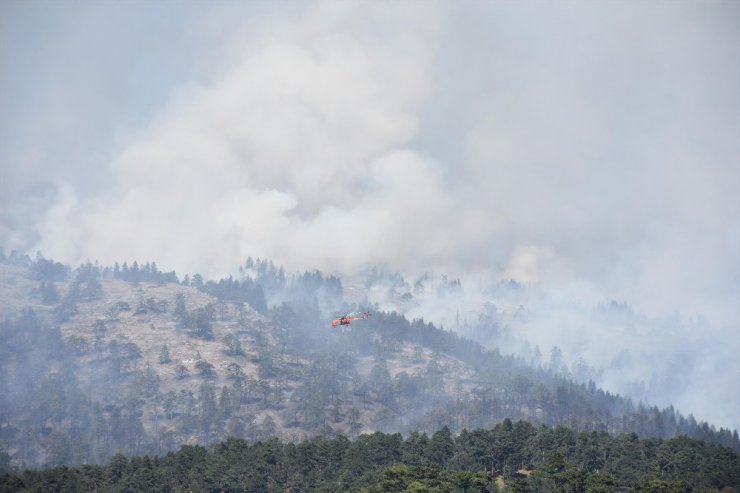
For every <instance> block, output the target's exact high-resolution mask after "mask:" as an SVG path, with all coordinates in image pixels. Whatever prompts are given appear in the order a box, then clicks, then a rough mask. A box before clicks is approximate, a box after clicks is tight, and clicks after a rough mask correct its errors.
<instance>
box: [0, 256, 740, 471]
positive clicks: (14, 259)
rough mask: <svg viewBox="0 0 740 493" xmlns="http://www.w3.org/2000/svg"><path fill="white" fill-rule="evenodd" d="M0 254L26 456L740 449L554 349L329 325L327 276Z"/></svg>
mask: <svg viewBox="0 0 740 493" xmlns="http://www.w3.org/2000/svg"><path fill="white" fill-rule="evenodd" d="M0 260H1V261H2V262H1V263H0V268H1V269H3V279H4V281H3V283H4V284H3V286H4V288H3V289H5V290H6V291H5V292H8V293H13V294H12V295H8V296H6V297H5V299H4V300H3V302H4V303H5V308H4V314H5V316H4V318H3V320H2V322H0V340H2V341H3V344H2V345H0V371H2V375H3V377H2V379H0V385H1V387H0V448H1V449H2V450H3V451H4V453H5V454H6V456H7V459H6V460H7V461H9V464H12V465H13V466H25V467H29V466H61V465H73V464H92V463H97V464H102V463H106V462H107V461H109V460H110V459H111V457H113V456H114V455H115V454H117V453H123V454H125V455H128V456H140V455H145V454H148V455H152V454H155V455H159V454H163V453H165V452H167V451H170V450H176V449H177V448H178V447H180V446H181V445H184V444H190V445H194V444H200V445H205V444H209V443H214V442H218V441H222V440H225V439H226V438H227V437H237V438H243V439H245V440H247V441H248V442H254V441H259V440H262V441H264V440H268V439H269V438H271V437H275V436H278V437H281V438H282V439H283V440H284V441H289V442H297V441H300V440H303V439H306V438H311V437H316V436H325V437H331V436H339V435H342V436H347V437H350V438H352V437H357V436H359V435H360V434H361V433H367V432H372V431H383V432H387V433H396V432H401V433H403V434H404V435H405V436H411V435H409V434H412V433H415V432H421V433H424V432H426V433H427V434H434V433H435V432H436V431H437V430H440V429H442V428H444V427H447V429H449V430H450V432H451V433H453V434H458V433H462V430H464V429H467V430H471V429H477V428H488V427H491V426H494V425H495V424H496V423H500V422H501V421H502V420H504V419H507V418H509V419H513V420H517V419H524V420H527V421H529V422H531V423H532V426H534V427H535V428H536V427H537V426H539V425H546V426H550V427H553V426H558V425H567V426H568V427H569V428H570V429H571V430H572V433H574V434H578V433H581V432H586V433H591V432H595V433H597V434H602V433H606V434H609V435H618V434H622V433H636V434H637V435H638V436H639V437H640V438H641V439H647V438H660V439H669V438H672V437H676V436H681V435H686V436H689V437H693V438H696V439H701V440H704V441H706V442H709V443H714V444H721V445H723V446H725V447H729V448H731V449H734V450H736V451H737V450H740V442H739V441H738V436H737V432H736V431H732V430H727V429H724V428H720V429H716V428H714V427H713V426H711V425H710V424H708V423H706V422H698V421H697V420H696V419H694V418H693V417H692V416H688V417H687V416H684V415H682V414H681V413H680V412H679V411H678V410H676V409H674V408H672V407H668V408H665V409H659V408H657V407H655V406H650V405H648V404H644V403H634V402H632V401H631V400H630V399H629V398H627V397H623V396H618V395H614V394H611V393H609V392H606V391H604V390H601V389H599V388H597V386H596V385H595V384H594V383H593V382H578V381H576V380H574V379H573V377H571V376H570V375H568V374H566V373H563V371H562V361H561V356H560V355H559V352H558V350H557V349H556V348H554V349H553V351H552V354H551V355H550V356H551V357H550V361H549V362H548V363H547V364H541V365H534V366H533V365H531V364H529V363H528V362H527V361H525V360H524V359H522V358H519V357H513V356H506V355H502V354H500V353H499V352H498V351H497V350H495V349H487V348H485V347H483V346H482V345H480V344H479V343H477V342H474V341H471V340H468V339H465V338H462V337H460V336H459V335H457V334H456V333H454V332H450V331H447V330H443V329H440V328H438V327H436V326H434V325H433V324H430V323H426V322H424V321H423V320H414V321H409V320H407V319H406V318H405V317H403V316H401V315H399V314H397V313H393V312H391V313H384V312H382V311H378V310H373V314H372V316H371V318H370V319H369V320H364V321H358V322H356V323H353V324H352V325H350V326H349V327H347V328H346V329H345V330H331V329H329V328H328V322H329V320H330V316H331V315H330V314H329V313H328V310H329V309H334V310H336V309H337V307H339V309H346V310H350V309H353V308H357V307H353V306H351V305H349V304H347V302H346V301H345V300H344V298H343V287H342V283H341V281H340V280H339V279H338V278H336V277H332V276H325V275H323V274H322V273H320V272H318V271H312V272H304V273H302V274H291V275H288V274H286V273H285V272H284V270H283V269H281V268H280V267H277V266H274V265H273V264H272V263H270V262H265V261H256V262H255V261H252V260H251V259H250V260H249V261H248V262H247V263H246V264H245V266H243V268H242V277H241V278H240V279H234V278H227V279H220V280H206V279H203V278H202V276H199V275H197V274H196V275H194V276H192V278H191V277H189V276H186V278H185V279H183V281H182V282H179V281H178V278H177V276H176V275H175V274H174V273H162V272H160V271H159V270H158V269H157V268H156V266H155V264H153V263H145V264H143V267H142V266H141V265H140V264H138V263H137V262H134V263H132V266H131V267H128V264H125V263H124V264H123V265H124V266H125V268H123V267H118V268H117V267H116V266H113V267H103V266H99V265H96V264H90V263H88V264H85V265H82V266H80V267H79V268H77V269H74V270H72V269H70V268H69V267H66V266H63V265H61V264H58V263H55V262H52V261H49V260H46V259H43V258H41V257H39V258H37V259H36V260H31V259H29V258H28V257H25V256H19V255H17V254H12V255H10V256H5V255H2V257H1V258H0ZM124 272H127V274H125V275H124V274H123V273H124ZM131 272H136V274H135V275H133V276H132V274H131ZM121 276H124V277H126V278H125V279H123V278H122V277H121ZM451 285H452V286H453V288H452V289H454V286H455V283H454V282H452V284H451ZM49 286H53V287H54V290H55V292H56V296H49V295H48V293H47V291H48V290H49V289H50V288H49ZM330 307H331V308H330ZM4 457H5V456H4Z"/></svg>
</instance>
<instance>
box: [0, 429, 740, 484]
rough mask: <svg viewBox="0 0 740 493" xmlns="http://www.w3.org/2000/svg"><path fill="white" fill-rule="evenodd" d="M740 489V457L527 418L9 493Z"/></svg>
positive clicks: (323, 441)
mask: <svg viewBox="0 0 740 493" xmlns="http://www.w3.org/2000/svg"><path fill="white" fill-rule="evenodd" d="M738 487H740V456H739V455H738V454H737V453H736V452H734V451H732V450H730V449H728V448H726V447H722V446H720V445H715V444H709V443H706V442H704V441H700V440H694V439H690V438H687V437H685V436H681V437H677V438H672V439H669V440H661V439H655V438H650V439H642V440H641V439H638V437H637V435H635V434H634V433H626V434H622V435H618V436H612V435H609V434H608V433H604V432H596V431H592V432H585V431H584V432H576V431H574V430H572V429H570V428H568V427H565V426H556V427H552V428H551V427H546V426H539V427H537V426H534V425H533V424H531V423H529V422H527V421H517V422H512V421H511V420H508V419H506V420H504V421H503V422H502V423H499V424H498V425H496V426H494V427H493V428H488V429H476V430H472V431H468V430H463V431H462V432H461V433H460V434H459V435H457V436H454V435H453V434H452V433H451V432H450V430H449V429H448V428H442V429H441V430H438V431H436V432H435V433H433V434H432V435H431V436H429V435H427V434H425V433H418V432H415V433H411V434H409V435H407V436H406V437H403V436H402V435H400V434H398V433H395V434H385V433H381V432H376V433H372V434H364V435H360V436H359V437H357V438H356V439H354V440H350V439H348V438H347V437H345V436H343V435H340V436H336V437H331V438H327V437H316V438H313V439H310V440H305V441H302V442H300V443H293V442H285V441H280V440H278V439H277V438H275V439H270V440H266V441H259V442H257V443H253V444H250V443H249V442H247V441H245V440H242V439H237V438H229V439H227V440H225V441H223V442H220V443H217V444H214V445H212V446H209V447H203V446H199V445H185V446H183V447H181V448H180V449H179V450H178V451H176V452H170V453H168V454H167V455H165V456H154V457H151V456H143V457H132V458H128V457H126V456H125V455H123V454H117V455H115V456H114V457H112V458H111V460H110V461H109V462H108V464H107V465H104V466H95V465H85V466H78V467H73V468H68V467H57V468H52V469H44V470H26V471H15V470H13V471H9V472H8V474H6V475H5V476H3V477H2V478H0V491H110V492H118V491H148V492H155V491H213V492H216V491H255V492H256V491H264V492H284V491H290V492H301V491H322V492H344V491H355V492H381V491H409V492H411V491H417V492H420V491H425V492H497V491H511V492H529V491H531V492H540V491H543V492H547V491H551V492H585V491H589V492H613V491H623V492H632V491H635V492H692V491H705V492H707V491H734V490H733V488H738Z"/></svg>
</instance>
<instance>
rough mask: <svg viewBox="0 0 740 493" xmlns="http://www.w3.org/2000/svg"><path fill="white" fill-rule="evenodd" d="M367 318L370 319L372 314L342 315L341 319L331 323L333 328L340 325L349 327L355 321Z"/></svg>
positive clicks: (353, 313)
mask: <svg viewBox="0 0 740 493" xmlns="http://www.w3.org/2000/svg"><path fill="white" fill-rule="evenodd" d="M367 318H370V312H352V313H348V314H346V315H342V316H341V317H339V318H335V319H334V320H332V321H331V326H332V327H337V326H340V325H349V324H351V323H352V322H354V321H355V320H365V319H367Z"/></svg>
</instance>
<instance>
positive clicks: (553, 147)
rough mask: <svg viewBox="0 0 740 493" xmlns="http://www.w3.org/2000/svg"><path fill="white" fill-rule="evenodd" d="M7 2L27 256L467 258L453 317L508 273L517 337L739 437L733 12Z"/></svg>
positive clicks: (9, 200) (214, 267)
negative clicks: (621, 318) (732, 393)
mask: <svg viewBox="0 0 740 493" xmlns="http://www.w3.org/2000/svg"><path fill="white" fill-rule="evenodd" d="M0 8H1V9H2V15H0V22H1V23H2V25H1V26H0V27H2V29H0V33H1V34H0V36H2V40H1V41H2V42H0V50H1V51H0V63H1V64H2V65H1V68H2V69H1V70H0V74H2V76H1V78H0V89H2V90H0V97H1V98H2V99H1V100H0V103H2V107H3V108H7V109H8V110H7V111H3V112H2V116H0V130H1V132H0V144H1V145H0V165H1V166H2V171H3V177H4V179H3V180H2V182H3V185H2V186H1V187H0V201H1V203H2V213H0V235H2V244H3V245H4V247H5V248H6V249H21V250H25V251H29V252H31V253H33V252H35V250H41V251H42V252H43V253H44V254H45V255H46V256H49V257H53V258H55V259H58V260H62V261H67V262H72V263H76V262H80V261H83V260H85V259H88V258H89V259H98V260H100V261H101V262H106V263H108V262H112V261H116V260H120V259H124V258H128V259H132V258H139V259H154V260H156V261H157V262H158V264H159V265H160V266H161V267H163V268H165V269H177V270H179V271H190V272H193V271H200V272H202V273H204V274H206V275H212V276H214V275H222V274H227V273H230V272H233V271H234V269H235V266H237V265H239V264H240V263H242V262H243V261H244V259H245V258H246V256H247V255H252V256H259V257H263V258H264V257H269V258H272V259H274V260H275V261H276V262H279V263H282V264H284V265H286V267H287V268H289V269H291V270H297V269H304V268H320V269H322V270H324V271H327V272H330V273H337V274H342V275H348V276H351V275H353V274H355V273H357V272H359V271H362V270H363V269H366V268H368V267H369V266H373V265H379V266H384V267H387V268H388V269H391V270H394V271H395V270H398V271H401V272H403V273H404V274H405V275H406V276H407V278H409V279H416V278H417V277H419V276H421V275H422V274H423V273H424V272H427V271H435V272H446V273H448V275H450V276H451V277H450V278H451V279H452V278H455V277H458V276H459V277H461V278H463V279H464V280H465V282H464V283H463V284H464V286H466V290H465V291H464V293H465V294H464V295H460V296H459V299H458V301H457V303H458V304H459V306H458V307H457V308H455V307H452V308H451V309H450V313H449V314H447V315H445V317H446V318H445V320H446V321H447V325H450V326H452V322H451V320H452V318H451V317H454V318H455V319H457V315H456V313H457V312H460V311H462V312H470V313H479V312H480V311H481V310H482V306H484V303H485V302H494V303H495V301H496V300H495V299H494V300H493V301H492V300H490V299H488V298H487V297H486V296H485V295H484V294H474V293H485V289H486V287H485V286H488V285H490V284H492V283H494V284H495V283H496V282H498V281H500V280H507V279H514V280H516V281H518V282H520V283H523V284H524V285H525V286H526V287H527V293H528V294H527V296H528V299H527V303H526V304H524V305H525V308H526V309H527V310H531V313H530V315H529V316H528V317H526V318H525V319H524V320H526V321H523V322H522V321H519V322H516V323H514V322H512V323H511V324H510V325H511V326H512V327H514V326H517V327H521V337H520V339H522V340H524V341H528V343H529V344H530V345H532V346H533V345H538V346H539V347H540V349H541V350H542V352H543V353H546V352H547V351H548V350H549V347H551V346H553V345H557V346H559V347H561V348H563V349H564V352H565V353H566V355H567V356H568V357H569V358H571V359H572V360H573V361H575V360H577V359H578V358H579V357H582V358H584V359H585V360H587V361H591V360H598V361H599V362H602V363H603V362H606V363H607V365H606V366H607V368H606V369H605V370H604V373H603V377H602V378H603V379H604V381H605V382H607V383H608V381H609V378H610V377H609V375H610V374H612V373H614V372H611V373H610V370H609V369H608V368H609V367H611V368H614V369H619V373H620V374H621V375H628V376H629V380H630V381H633V380H634V381H645V382H647V383H646V386H648V387H651V388H652V387H656V388H657V387H659V386H660V385H662V386H663V387H664V388H666V389H669V390H670V391H671V393H673V395H676V396H681V397H679V399H680V402H679V404H681V405H682V406H685V407H686V409H687V410H688V411H695V412H696V413H697V417H700V418H706V419H710V420H714V421H715V422H717V423H718V424H731V425H733V426H738V417H737V412H736V409H738V408H740V406H737V402H734V403H733V402H729V403H727V402H722V399H721V396H722V395H726V390H727V387H726V386H728V385H729V386H730V387H732V383H733V381H734V382H736V381H738V377H739V376H740V365H739V364H738V363H737V361H735V360H736V359H737V358H732V357H731V355H732V354H738V350H739V349H740V340H739V338H738V336H737V333H738V331H737V330H736V329H737V328H738V324H739V323H740V305H738V303H737V300H738V299H740V285H738V282H737V279H740V255H738V252H740V222H739V221H737V217H738V214H739V213H740V195H739V194H738V193H737V190H736V189H737V184H738V183H740V166H738V156H739V155H740V140H739V139H737V135H740V125H739V122H738V115H740V93H738V91H737V87H740V73H739V71H740V68H738V64H737V63H736V61H737V60H738V59H740V57H739V55H740V53H738V51H740V39H738V38H740V33H739V32H738V28H737V23H736V22H735V19H737V18H738V14H739V13H740V12H739V11H738V10H739V8H738V6H737V5H736V4H729V3H725V4H719V3H718V4H711V5H706V4H700V3H690V2H684V3H680V4H675V3H659V4H650V5H644V4H594V3H580V2H568V3H562V4H541V3H536V4H534V3H533V4H526V5H520V4H510V3H487V4H481V3H478V2H470V3H466V2H463V3H441V2H440V3H433V4H430V3H425V4H424V7H423V8H422V7H421V5H419V4H415V3H403V4H398V3H373V4H367V3H347V2H317V3H312V4H309V5H303V4H300V5H298V4H295V5H290V4H289V5H274V6H273V5H261V6H255V5H249V6H244V7H242V6H238V5H237V6H233V5H221V6H216V7H210V6H204V5H201V6H197V7H187V8H184V7H183V8H177V9H175V8H169V7H168V8H167V9H164V10H163V9H162V8H157V7H143V6H141V5H138V4H130V5H128V4H126V5H121V6H96V7H92V6H89V5H84V4H64V3H62V4H59V6H56V7H53V8H50V9H42V8H40V7H39V6H37V5H33V4H29V5H25V4H18V3H4V4H2V6H1V7H0ZM166 19H169V21H167V22H166V21H165V20H166ZM473 286H479V287H480V289H478V288H477V287H476V288H474V287H473ZM448 299H454V297H453V298H448ZM612 299H614V300H617V301H618V302H620V303H622V302H626V303H628V304H629V307H630V310H633V311H634V313H635V317H636V320H639V322H634V323H633V322H630V323H629V324H632V325H629V324H628V325H629V327H627V328H625V329H624V330H623V331H621V332H620V330H621V329H619V327H621V325H620V323H617V322H615V321H614V320H612V318H611V316H606V315H604V314H603V313H602V311H600V308H599V307H602V306H605V304H606V305H608V303H609V300H612ZM498 303H499V304H501V303H504V302H502V301H501V300H499V301H498ZM429 305H430V306H425V305H423V304H420V305H419V306H420V307H421V308H418V311H419V312H421V311H422V309H424V310H426V311H427V313H429V315H427V316H426V318H432V319H434V318H436V317H437V315H434V314H433V313H435V312H436V311H441V310H442V309H441V308H439V307H437V308H435V307H434V306H433V304H431V303H430V304H429ZM501 306H502V307H504V306H505V303H504V304H503V305H501ZM514 306H515V308H516V304H515V305H514ZM501 310H504V308H501ZM507 313H508V312H507ZM419 314H420V315H423V314H422V313H419ZM453 314H454V315H453ZM506 316H508V315H506ZM699 317H704V318H705V319H706V323H705V322H699V321H698V320H699ZM517 320H518V319H517ZM671 320H673V321H674V322H675V323H674V322H670V323H669V322H666V321H671ZM517 324H518V325H517ZM630 327H631V328H630ZM669 327H679V329H675V330H678V333H677V334H674V336H673V337H669V336H667V335H663V334H670V333H671V330H674V329H670V328H669ZM707 327H711V329H707ZM635 331H636V332H639V333H643V332H645V333H648V334H649V335H648V336H646V337H644V338H641V337H637V338H635V337H634V334H633V332H635ZM658 334H660V336H658ZM633 343H634V344H637V345H638V346H639V347H632V344H633ZM712 348H716V351H715V352H713V351H712ZM622 349H629V355H630V356H629V358H624V357H622V356H620V355H623V354H625V353H623V352H621V350H622ZM687 351H688V353H687ZM686 354H688V355H689V356H687V357H683V356H682V355H686ZM717 354H718V355H719V356H717ZM656 355H661V356H660V359H661V361H666V366H665V367H662V366H660V368H659V371H658V373H659V374H658V375H657V376H656V375H653V374H652V373H651V372H650V371H649V370H650V369H651V368H654V366H653V365H652V364H651V362H652V361H654V360H655V359H656ZM620 358H621V359H620ZM612 361H613V362H614V364H611V362H612ZM610 365H611V366H610ZM682 365H684V366H685V370H683V371H684V373H680V374H682V375H684V374H685V375H686V378H685V380H682V381H680V382H676V381H673V380H670V381H668V380H667V379H668V376H669V375H674V374H676V373H675V371H674V370H675V369H676V368H679V367H682ZM656 371H657V370H656ZM710 378H711V379H712V383H711V384H709V383H708V382H707V379H710ZM651 379H652V380H653V381H654V382H656V383H655V385H652V384H650V381H651ZM621 385H622V384H621V383H619V384H616V383H615V384H614V386H616V387H619V386H621ZM711 389H717V390H716V391H714V390H711ZM684 396H685V397H684ZM661 399H662V398H661Z"/></svg>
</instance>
